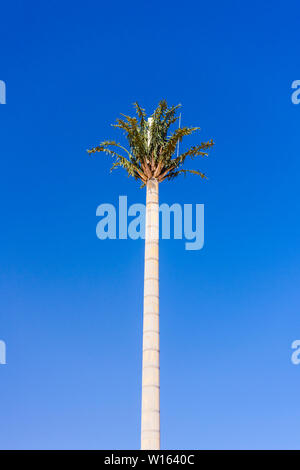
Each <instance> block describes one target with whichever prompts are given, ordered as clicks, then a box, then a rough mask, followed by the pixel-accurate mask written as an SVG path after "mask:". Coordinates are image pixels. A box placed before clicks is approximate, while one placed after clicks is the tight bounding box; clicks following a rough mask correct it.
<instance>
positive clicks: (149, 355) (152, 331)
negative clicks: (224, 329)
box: [141, 178, 160, 449]
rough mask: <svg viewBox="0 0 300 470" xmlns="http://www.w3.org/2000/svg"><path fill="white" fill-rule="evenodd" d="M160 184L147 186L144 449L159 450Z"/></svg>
mask: <svg viewBox="0 0 300 470" xmlns="http://www.w3.org/2000/svg"><path fill="white" fill-rule="evenodd" d="M158 242H159V208H158V182H157V180H156V179H154V178H152V179H150V180H148V182H147V199H146V236H145V272H144V317H143V375H142V429H141V449H160V397H159V392H160V383H159V278H158Z"/></svg>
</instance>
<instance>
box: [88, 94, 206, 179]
mask: <svg viewBox="0 0 300 470" xmlns="http://www.w3.org/2000/svg"><path fill="white" fill-rule="evenodd" d="M180 106H181V105H177V106H171V107H168V104H167V102H166V100H161V101H160V102H159V104H158V106H157V108H156V110H155V111H154V113H153V114H152V116H151V118H152V119H151V124H150V123H149V121H148V120H147V115H146V111H145V110H144V109H143V108H141V107H140V106H139V104H138V103H137V102H136V103H134V107H135V110H136V114H137V117H131V116H127V115H125V114H121V118H118V119H117V120H116V123H115V124H113V127H117V128H119V129H121V130H122V131H123V132H124V134H125V136H126V138H127V141H128V144H129V150H128V149H127V148H126V147H124V146H122V145H121V144H119V143H118V142H115V141H114V140H110V141H104V142H102V143H101V144H100V145H98V146H97V147H94V148H92V149H90V150H88V153H89V154H94V153H95V152H104V153H106V154H107V155H110V156H111V157H112V158H113V159H114V163H113V166H112V170H113V169H115V168H118V167H122V168H124V169H125V170H126V171H127V173H128V176H133V177H134V178H135V179H140V180H141V181H142V186H144V185H145V184H146V183H147V181H148V180H149V179H151V178H156V179H157V180H158V181H159V182H161V181H164V180H171V179H174V178H176V177H177V176H179V175H180V174H187V173H191V174H195V175H199V176H201V178H206V176H205V175H204V173H201V172H200V171H198V170H186V169H182V166H183V164H184V163H185V160H186V158H187V157H191V158H194V157H197V156H207V155H208V153H207V150H209V149H210V148H211V147H213V145H214V142H213V141H212V140H209V141H208V142H202V143H201V144H199V145H195V146H193V147H191V148H189V149H188V150H187V151H185V152H183V153H182V154H180V155H179V156H177V157H175V156H174V155H175V152H176V148H177V145H178V143H179V142H181V141H182V139H183V137H186V136H189V135H191V134H192V133H193V132H195V131H197V130H199V127H182V128H179V129H176V130H175V131H174V132H173V133H171V134H170V135H168V133H169V129H170V127H171V126H172V125H173V124H174V123H175V122H176V121H177V119H178V115H177V112H178V109H179V108H180ZM114 148H116V149H120V150H121V151H122V152H125V154H126V157H125V156H123V155H121V154H120V153H118V152H117V151H116V150H115V149H114Z"/></svg>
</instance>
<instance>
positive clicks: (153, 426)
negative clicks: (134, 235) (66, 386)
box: [88, 100, 214, 449]
mask: <svg viewBox="0 0 300 470" xmlns="http://www.w3.org/2000/svg"><path fill="white" fill-rule="evenodd" d="M134 106H135V109H136V114H137V117H130V116H126V115H123V114H121V116H122V119H117V121H116V124H114V126H115V127H118V128H120V129H122V130H123V131H124V132H125V135H126V137H127V140H128V143H129V150H128V149H126V148H125V147H123V146H122V145H120V144H119V143H117V142H115V141H105V142H102V143H101V144H100V145H99V146H97V147H94V148H92V149H91V150H88V153H90V154H93V153H95V152H105V153H106V154H108V155H109V156H111V157H112V158H113V159H114V163H113V166H112V169H115V168H117V167H123V168H124V169H125V170H126V171H127V173H128V175H129V176H133V177H134V178H135V179H136V180H141V182H142V187H143V186H146V188H147V195H146V234H145V271H144V314H143V371H142V420H141V449H160V380H159V374H160V371H159V278H158V242H159V207H158V185H159V183H161V182H162V181H164V180H172V179H174V178H176V177H177V176H178V175H180V174H184V175H185V174H187V173H192V174H195V175H199V176H200V177H201V178H205V175H204V174H203V173H201V172H200V171H198V170H189V169H184V168H183V165H184V163H185V160H186V158H187V157H191V158H193V157H197V156H206V155H207V153H206V151H207V150H208V149H209V148H210V147H212V146H213V145H214V143H213V141H212V140H210V141H208V142H202V143H201V144H200V145H196V146H194V147H191V148H190V149H189V150H187V151H186V152H184V153H181V154H180V155H177V156H176V155H175V152H176V148H177V145H178V144H179V142H181V140H182V138H183V137H184V136H188V135H190V134H192V133H193V132H194V131H197V130H198V129H199V128H198V127H182V128H178V129H176V130H175V131H174V132H173V133H171V134H168V131H169V129H170V126H171V125H172V124H174V123H175V122H176V121H177V119H178V116H177V114H178V108H179V107H180V105H177V106H171V107H168V105H167V102H166V101H165V100H162V101H160V103H159V105H158V107H157V109H156V110H155V111H154V113H153V114H152V116H151V117H150V118H149V119H148V120H147V117H146V112H145V110H144V109H143V108H141V107H140V106H139V105H138V103H134ZM120 151H121V153H120ZM124 154H125V155H126V156H124Z"/></svg>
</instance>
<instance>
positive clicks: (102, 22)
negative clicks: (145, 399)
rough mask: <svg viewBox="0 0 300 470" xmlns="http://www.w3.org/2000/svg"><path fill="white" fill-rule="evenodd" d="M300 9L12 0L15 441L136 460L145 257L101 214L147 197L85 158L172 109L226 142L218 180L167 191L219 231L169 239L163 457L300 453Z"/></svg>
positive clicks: (7, 182) (0, 307)
mask: <svg viewBox="0 0 300 470" xmlns="http://www.w3.org/2000/svg"><path fill="white" fill-rule="evenodd" d="M299 13H300V7H299V2H296V1H291V2H272V1H265V2H261V1H256V0H255V1H253V0H252V1H251V2H250V1H248V2H238V1H232V0H229V1H226V2H222V1H212V2H203V1H191V2H188V3H182V2H177V1H173V2H170V1H164V2H162V1H153V2H136V1H129V2H120V1H117V2H113V3H111V4H108V2H97V1H91V0H86V1H85V2H68V1H57V0H54V1H52V2H38V1H26V2H25V1H24V0H23V1H11V2H4V3H2V5H1V30H0V41H1V63H0V79H1V80H5V82H6V84H7V104H6V105H0V152H1V172H0V178H1V183H0V192H1V194H0V200H1V231H0V237H1V238H0V241H1V245H0V246H1V248H0V250H1V258H0V285H1V287H0V291H1V292H0V299H1V301H0V302H1V304H0V339H2V340H4V341H5V342H6V344H7V365H5V366H4V365H2V366H1V365H0V416H1V418H0V421H1V424H0V447H1V448H4V449H13V448H18V449H34V448H36V449H37V448H43V449H54V448H56V449H76V448H81V449H96V448H100V449H107V448H109V449H130V448H139V432H140V389H141V345H142V343H141V341H142V295H143V251H144V245H143V242H142V241H132V240H128V241H126V240H120V241H100V240H99V239H97V238H96V234H95V228H96V223H97V218H96V215H95V212H96V207H97V206H98V205H99V204H101V203H103V202H109V203H116V202H117V200H118V196H119V195H128V201H129V203H134V202H144V200H145V190H140V189H139V185H138V184H137V183H136V182H135V181H134V180H133V179H128V178H127V177H126V175H125V174H124V173H123V172H122V171H116V172H114V173H113V174H110V173H109V168H110V164H111V162H110V161H109V160H108V158H106V157H105V156H101V155H100V154H98V155H96V157H95V158H91V157H89V156H87V154H86V153H85V150H86V148H88V147H91V146H93V145H96V144H98V143H99V142H100V141H101V140H103V139H106V138H114V139H117V138H119V134H118V131H117V130H116V129H113V128H112V127H110V123H111V122H113V121H114V120H115V118H116V117H117V116H118V114H119V113H120V112H124V113H125V114H129V113H130V112H131V111H132V103H133V102H134V101H135V100H138V101H139V102H140V104H141V105H143V106H144V107H146V109H147V110H148V111H149V112H152V110H153V108H154V107H155V106H156V105H157V103H158V101H159V100H160V99H161V98H166V99H167V100H168V102H169V103H170V104H177V103H178V102H181V103H182V104H183V124H186V125H199V126H200V127H201V129H202V131H201V134H199V136H198V137H197V136H195V137H191V138H189V139H188V140H187V141H186V144H189V145H193V144H196V143H197V142H198V139H200V140H201V141H202V140H207V139H209V138H214V140H215V142H216V146H215V148H214V150H213V152H211V155H210V157H209V158H208V159H207V160H205V161H204V160H202V161H199V168H201V169H203V170H204V171H205V172H206V173H207V174H208V176H209V178H210V179H209V181H207V182H205V183H202V182H201V180H200V179H198V178H197V177H187V178H186V179H185V178H182V179H180V180H179V179H178V180H177V181H175V182H174V183H164V184H163V185H161V188H160V201H161V202H166V203H173V202H179V203H204V204H205V224H206V225H205V246H204V248H203V250H201V251H198V252H193V251H185V249H184V242H183V241H178V240H176V241H165V240H163V241H162V242H161V246H160V293H161V428H162V448H165V449H166V448H167V449H197V448H200V449H216V448H219V449H232V448H236V449H240V448H245V449H246V448H250V449H253V448H294V449H295V448H297V449H300V435H299V422H300V407H299V387H300V366H298V367H297V366H295V365H293V364H292V363H291V360H290V357H291V352H292V350H291V343H292V341H294V340H295V339H299V338H300V296H299V280H300V252H299V235H300V220H299V212H300V211H299V205H300V204H299V203H300V197H299V171H300V158H299V156H300V139H299V136H300V134H299V128H300V127H299V126H300V105H298V106H297V105H294V104H292V102H291V83H292V82H293V81H294V80H297V79H300V70H299V41H300V33H299ZM121 138H122V137H121ZM195 163H196V162H195Z"/></svg>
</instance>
